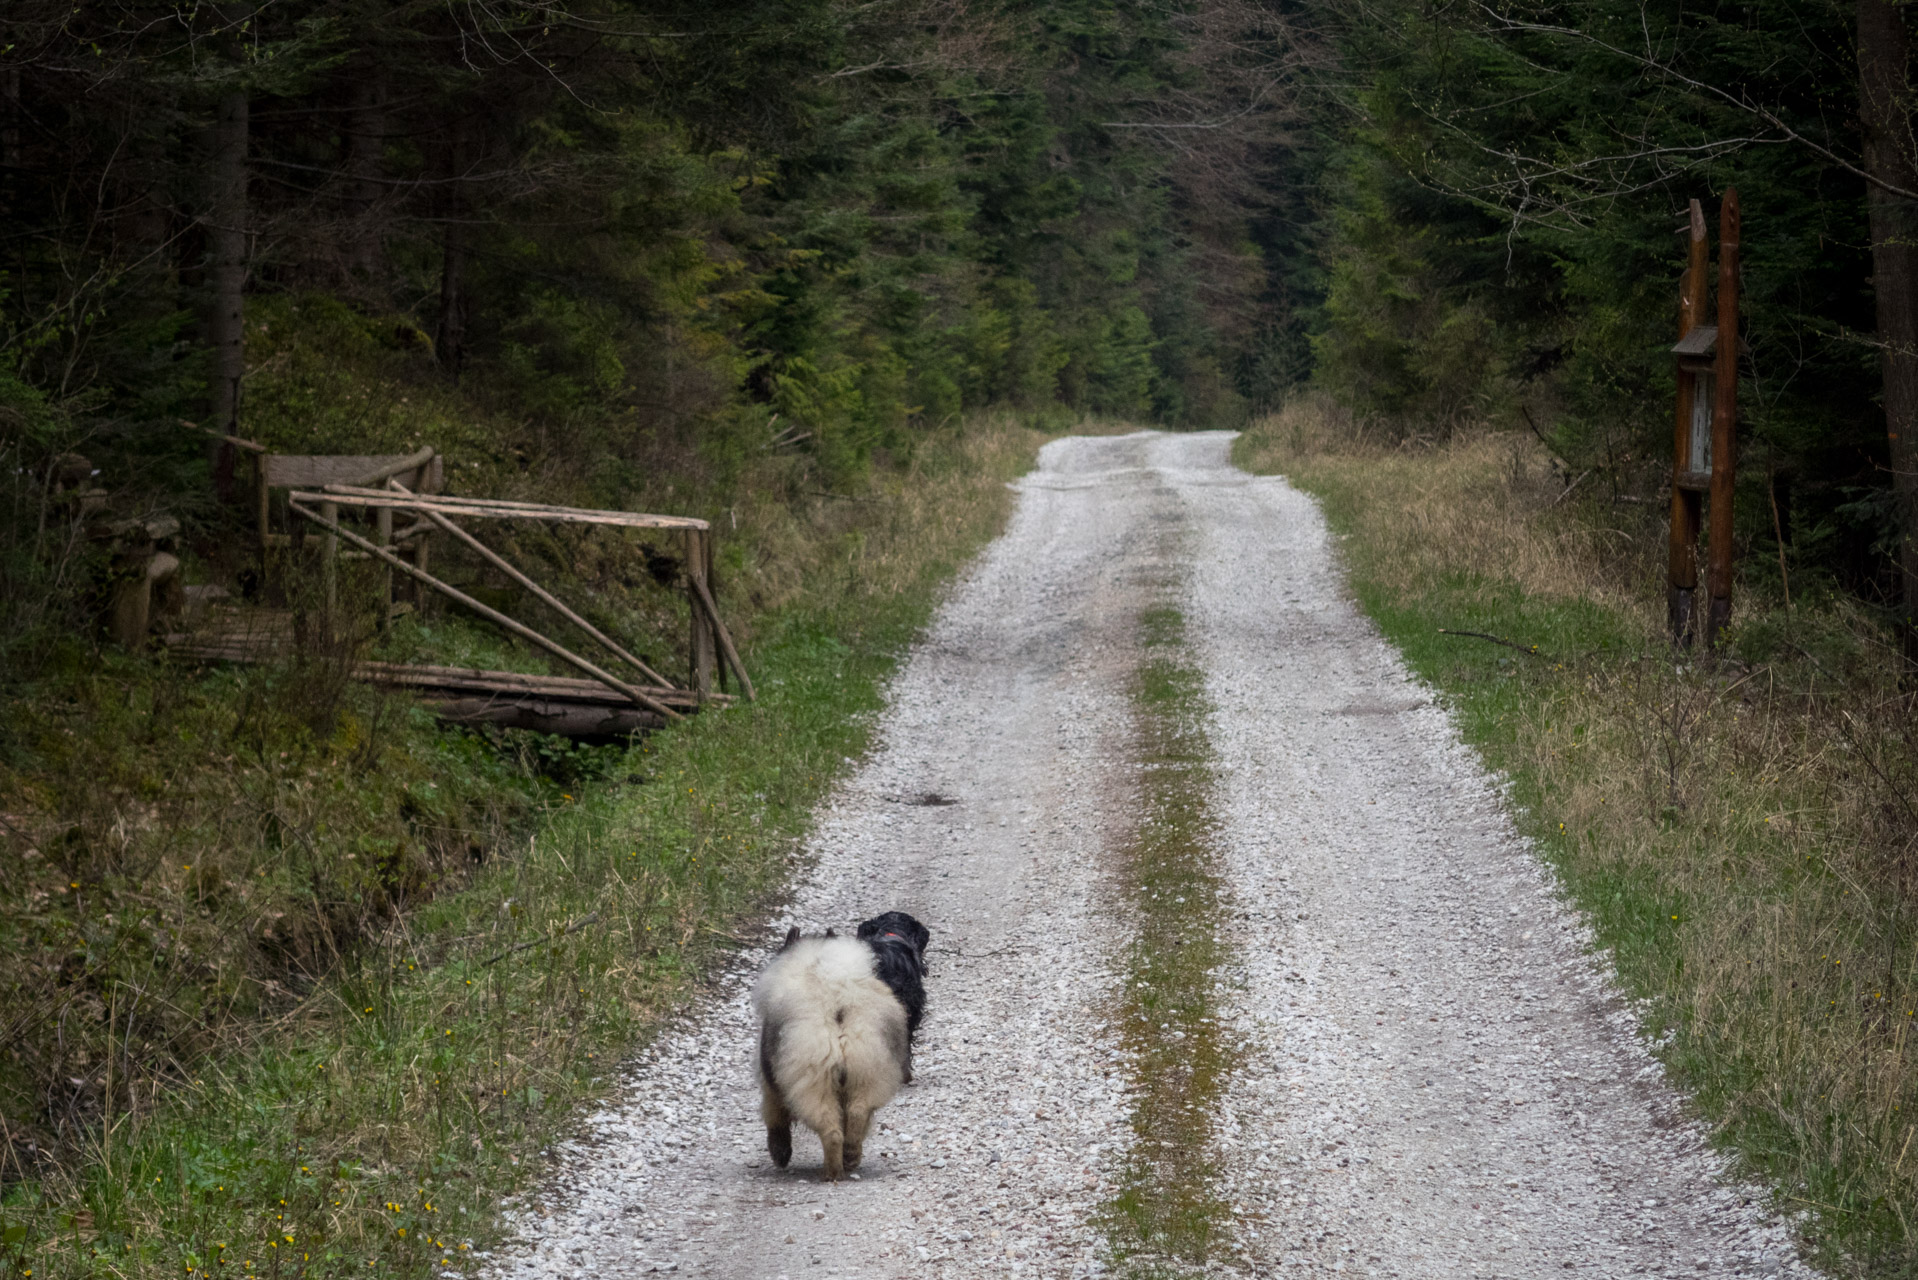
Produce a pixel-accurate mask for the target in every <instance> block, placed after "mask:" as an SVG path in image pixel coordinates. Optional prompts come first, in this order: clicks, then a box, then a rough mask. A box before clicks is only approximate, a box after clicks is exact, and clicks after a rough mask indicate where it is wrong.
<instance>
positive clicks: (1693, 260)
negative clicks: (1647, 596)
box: [1665, 200, 1709, 648]
mask: <svg viewBox="0 0 1918 1280" xmlns="http://www.w3.org/2000/svg"><path fill="white" fill-rule="evenodd" d="M1707 252H1708V245H1707V243H1706V239H1705V210H1704V207H1703V206H1702V205H1700V204H1699V203H1698V201H1696V200H1694V201H1692V202H1691V239H1690V245H1689V252H1688V255H1687V265H1686V268H1685V277H1684V279H1683V280H1682V281H1681V282H1680V284H1679V289H1678V337H1679V340H1680V341H1681V342H1682V341H1683V340H1684V338H1685V335H1686V334H1688V333H1690V332H1691V331H1692V329H1693V328H1694V327H1695V326H1697V325H1698V323H1699V322H1700V321H1702V320H1703V319H1704V318H1705V298H1706V292H1705V291H1706V275H1705V273H1706V269H1707V267H1708V265H1709V264H1708V262H1707V257H1706V255H1707ZM1696 383H1697V375H1696V374H1694V373H1692V372H1691V371H1689V370H1687V369H1686V367H1685V358H1684V357H1683V356H1680V357H1678V412H1677V416H1676V419H1675V421H1674V424H1673V441H1672V533H1671V564H1670V586H1669V587H1668V588H1667V590H1666V593H1665V612H1666V616H1667V621H1668V622H1669V624H1670V626H1671V633H1672V643H1673V644H1675V645H1677V646H1679V647H1680V648H1689V647H1690V646H1691V643H1692V626H1693V619H1694V618H1695V617H1696V614H1697V606H1696V597H1697V592H1698V533H1699V516H1700V514H1701V511H1700V507H1701V503H1700V494H1699V492H1698V490H1697V489H1695V488H1692V487H1690V486H1689V485H1687V484H1685V483H1684V479H1685V475H1686V472H1687V471H1688V470H1689V469H1690V467H1691V444H1692V439H1691V437H1692V414H1693V411H1694V405H1693V401H1694V399H1695V396H1696Z"/></svg>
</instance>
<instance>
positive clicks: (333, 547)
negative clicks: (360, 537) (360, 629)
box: [320, 502, 340, 639]
mask: <svg viewBox="0 0 1918 1280" xmlns="http://www.w3.org/2000/svg"><path fill="white" fill-rule="evenodd" d="M320 516H321V518H322V519H324V520H327V521H329V522H330V523H331V524H332V525H335V526H337V525H338V524H339V522H340V508H339V504H337V503H333V502H322V503H321V504H320ZM320 582H321V584H322V585H323V587H324V589H325V595H326V634H327V636H328V638H329V639H330V638H331V637H332V635H333V624H334V615H336V614H337V613H339V611H340V537H339V535H338V534H337V533H334V532H333V531H332V530H331V529H329V530H328V531H327V532H326V533H325V534H324V535H323V536H322V537H321V539H320Z"/></svg>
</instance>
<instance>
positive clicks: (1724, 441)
mask: <svg viewBox="0 0 1918 1280" xmlns="http://www.w3.org/2000/svg"><path fill="white" fill-rule="evenodd" d="M1739 233H1740V219H1739V213H1738V190H1737V188H1735V187H1727V188H1725V200H1724V203H1723V204H1721V205H1720V206H1719V210H1718V369H1717V372H1716V374H1715V381H1716V384H1717V386H1716V391H1715V394H1714V398H1713V401H1712V493H1711V546H1710V547H1708V548H1707V550H1708V551H1709V552H1710V556H1711V559H1710V562H1709V563H1708V564H1707V565H1706V573H1705V585H1706V586H1707V587H1708V588H1709V589H1710V591H1711V600H1710V602H1709V603H1708V604H1707V605H1706V612H1705V644H1706V645H1707V647H1709V648H1712V649H1716V648H1717V647H1718V641H1719V638H1720V637H1721V636H1722V635H1723V634H1724V631H1725V627H1726V626H1727V625H1728V624H1729V623H1730V622H1731V616H1732V504H1733V501H1734V499H1733V496H1732V493H1733V487H1734V482H1735V481H1736V479H1737V466H1738V348H1739V341H1738V248H1739V239H1740V234H1739Z"/></svg>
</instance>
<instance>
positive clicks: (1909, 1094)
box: [1240, 401, 1918, 1275]
mask: <svg viewBox="0 0 1918 1280" xmlns="http://www.w3.org/2000/svg"><path fill="white" fill-rule="evenodd" d="M1240 449H1241V452H1240V457H1241V460H1242V461H1243V462H1245V463H1246V464H1247V465H1250V466H1252V467H1254V468H1255V469H1258V470H1262V471H1277V472H1282V473H1284V474H1286V475H1288V476H1289V477H1291V478H1292V479H1293V480H1294V482H1296V483H1298V484H1300V485H1301V486H1303V487H1304V488H1306V489H1308V490H1310V491H1312V492H1314V493H1316V494H1318V495H1319V496H1320V497H1321V500H1322V501H1323V503H1324V505H1325V508H1326V510H1327V513H1328V516H1329V517H1330V519H1331V520H1332V523H1333V525H1334V527H1335V528H1337V529H1338V530H1339V531H1340V532H1341V533H1342V534H1344V535H1345V536H1346V539H1347V540H1346V542H1345V549H1346V558H1347V562H1348V564H1349V566H1350V568H1351V571H1352V575H1353V582H1354V587H1355V589H1356V591H1357V593H1358V594H1359V596H1360V598H1361V600H1362V601H1363V603H1364V604H1365V605H1366V607H1367V608H1368V609H1369V610H1370V611H1371V612H1372V614H1373V616H1374V617H1376V618H1377V619H1378V620H1379V622H1380V624H1381V626H1382V627H1383V629H1384V630H1385V631H1386V633H1387V634H1388V635H1389V636H1390V637H1391V638H1392V639H1393V640H1394V641H1395V642H1396V643H1398V644H1399V645H1400V646H1401V647H1402V648H1403V649H1404V651H1405V653H1406V654H1407V657H1408V659H1409V660H1410V661H1411V662H1412V664H1413V665H1414V666H1415V667H1416V668H1417V669H1418V670H1419V671H1420V672H1421V674H1423V675H1424V676H1425V677H1427V678H1428V679H1430V680H1431V681H1433V682H1434V683H1435V684H1436V685H1437V686H1438V687H1439V688H1440V689H1441V690H1442V691H1443V692H1444V694H1445V695H1446V696H1447V698H1448V701H1449V702H1450V703H1451V705H1453V707H1454V708H1455V710H1456V712H1457V714H1458V717H1459V721H1460V723H1461V725H1462V726H1463V728H1464V729H1465V732H1466V733H1467V735H1468V737H1469V738H1470V739H1471V740H1472V741H1474V742H1475V743H1476V744H1477V745H1478V746H1479V747H1480V748H1481V749H1482V750H1483V751H1484V752H1485V754H1486V756H1487V758H1488V760H1489V761H1490V763H1492V764H1493V765H1494V766H1495V767H1497V768H1500V769H1503V770H1505V771H1506V772H1508V773H1509V774H1510V776H1511V777H1512V778H1513V781H1514V796H1515V799H1516V800H1517V801H1518V802H1519V803H1520V805H1521V807H1522V814H1521V821H1522V823H1523V825H1524V826H1525V827H1526V829H1527V830H1528V831H1529V833H1530V834H1532V835H1533V836H1534V837H1535V838H1536V839H1537V840H1538V841H1539V843H1540V846H1541V849H1542V850H1543V851H1544V852H1545V853H1546V854H1547V856H1549V857H1550V858H1551V859H1552V860H1553V861H1554V862H1555V864H1556V865H1557V866H1558V868H1559V869H1560V872H1561V874H1562V875H1563V877H1564V880H1565V883H1566V885H1567V887H1568V889H1569V890H1570V891H1571V893H1572V894H1573V896H1574V897H1575V898H1576V899H1577V900H1578V901H1579V902H1580V904H1581V905H1582V906H1583V907H1584V908H1585V910H1586V911H1587V912H1588V913H1589V914H1590V916H1591V918H1592V919H1593V921H1594V923H1595V924H1596V926H1597V928H1598V931H1599V936H1600V938H1601V939H1602V941H1603V943H1604V944H1605V945H1606V946H1607V947H1609V948H1610V949H1611V950H1612V952H1613V953H1614V955H1615V957H1616V960H1617V963H1618V966H1619V970H1620V973H1621V975H1622V976H1623V978H1624V980H1625V982H1626V983H1627V985H1628V987H1629V988H1631V989H1632V990H1633V991H1634V992H1636V993H1637V994H1639V995H1641V996H1644V997H1647V998H1648V1000H1649V1002H1650V1003H1649V1005H1648V1010H1649V1012H1650V1016H1651V1023H1652V1027H1653V1029H1654V1031H1655V1032H1657V1033H1659V1034H1661V1035H1662V1036H1664V1038H1663V1039H1662V1040H1661V1047H1660V1053H1661V1055H1662V1056H1663V1057H1664V1059H1665V1061H1666V1062H1667V1063H1668V1065H1669V1066H1670V1067H1671V1068H1672V1069H1673V1070H1674V1072H1675V1074H1676V1076H1677V1077H1678V1079H1679V1080H1681V1081H1682V1082H1683V1083H1684V1084H1685V1085H1686V1087H1687V1088H1688V1089H1689V1090H1690V1091H1691V1092H1692V1094H1693V1096H1694V1097H1695V1098H1696V1099H1697V1101H1698V1104H1699V1106H1700V1108H1701V1110H1702V1112H1703V1114H1704V1115H1705V1116H1707V1117H1708V1118H1709V1119H1710V1120H1711V1122H1712V1123H1713V1124H1714V1126H1715V1127H1716V1130H1717V1132H1718V1134H1719V1135H1720V1137H1721V1139H1722V1140H1723V1141H1724V1142H1725V1143H1726V1144H1727V1146H1728V1147H1729V1148H1730V1149H1732V1150H1734V1151H1735V1152H1737V1153H1738V1154H1739V1155H1740V1156H1741V1157H1742V1158H1743V1159H1744V1160H1745V1162H1746V1164H1747V1166H1748V1167H1749V1168H1751V1169H1752V1170H1754V1171H1755V1172H1756V1173H1757V1174H1759V1175H1760V1176H1762V1177H1764V1178H1766V1179H1768V1180H1770V1182H1771V1183H1772V1184H1773V1185H1774V1186H1775V1187H1776V1188H1777V1190H1778V1194H1779V1196H1780V1199H1781V1204H1782V1206H1783V1207H1784V1208H1787V1209H1792V1210H1801V1211H1805V1212H1807V1214H1808V1217H1807V1219H1806V1234H1807V1238H1808V1240H1809V1241H1810V1242H1811V1243H1812V1244H1813V1245H1814V1246H1815V1247H1817V1248H1818V1249H1819V1251H1820V1252H1821V1253H1822V1255H1823V1256H1824V1259H1825V1260H1826V1261H1827V1262H1828V1263H1830V1264H1831V1265H1833V1266H1835V1267H1837V1268H1838V1269H1839V1270H1840V1271H1841V1272H1843V1273H1845V1274H1860V1275H1863V1274H1872V1275H1907V1274H1912V1273H1913V1272H1914V1270H1918V1242H1915V1241H1914V1236H1913V1228H1914V1226H1918V1221H1914V1219H1918V1211H1915V1209H1914V1205H1918V1142H1915V1141H1914V1133H1918V1045H1914V1044H1913V1040H1914V1028H1918V945H1915V944H1918V930H1914V928H1913V920H1912V915H1913V909H1914V906H1918V901H1915V900H1914V891H1915V890H1918V883H1914V878H1913V872H1914V870H1915V869H1918V868H1914V866H1913V858H1912V854H1913V844H1914V840H1918V742H1915V741H1914V736H1913V731H1912V727H1911V726H1912V712H1913V702H1912V699H1911V697H1910V695H1909V694H1907V693H1903V692H1901V691H1900V690H1899V688H1898V686H1897V674H1898V669H1897V664H1896V660H1895V658H1896V656H1895V654H1893V653H1892V652H1891V650H1890V649H1889V647H1888V646H1887V645H1886V644H1885V643H1884V640H1885V638H1884V636H1883V635H1882V634H1880V633H1879V632H1878V631H1877V630H1876V629H1875V627H1874V626H1873V624H1872V623H1871V622H1870V620H1869V619H1868V618H1867V617H1865V616H1864V613H1863V611H1862V610H1860V609H1858V608H1856V607H1852V606H1847V605H1846V604H1845V603H1844V602H1842V601H1836V602H1833V603H1831V604H1829V605H1827V606H1823V607H1820V608H1817V609H1805V608H1803V607H1801V608H1800V609H1798V610H1797V611H1794V612H1791V613H1787V612H1786V611H1784V610H1783V609H1782V608H1778V607H1774V606H1771V605H1769V604H1768V603H1767V601H1766V600H1765V599H1764V598H1763V588H1762V584H1761V585H1760V586H1759V587H1758V589H1757V590H1752V589H1749V588H1746V587H1741V593H1740V596H1739V598H1738V607H1739V617H1738V623H1737V627H1736V629H1735V630H1734V632H1733V634H1732V636H1731V637H1730V642H1729V644H1728V646H1727V652H1726V654H1725V656H1724V658H1723V659H1722V660H1720V661H1710V660H1706V659H1704V658H1703V657H1701V656H1696V655H1694V656H1675V655H1674V654H1673V653H1672V651H1671V649H1670V648H1669V647H1668V645H1667V644H1666V642H1665V639H1664V636H1663V606H1664V600H1663V594H1664V592H1663V581H1662V577H1663V575H1662V563H1663V532H1662V530H1661V529H1660V528H1658V527H1657V525H1656V523H1655V520H1656V516H1655V514H1653V513H1648V512H1646V511H1645V510H1644V509H1643V508H1632V507H1621V506H1620V505H1617V504H1611V503H1608V502H1606V501H1604V500H1602V498H1600V497H1599V496H1598V495H1595V494H1594V495H1591V496H1590V497H1589V498H1588V497H1587V496H1586V495H1584V494H1574V495H1573V496H1572V497H1571V498H1570V499H1569V500H1564V499H1562V498H1561V496H1560V495H1561V494H1562V493H1563V488H1562V484H1561V483H1560V481H1559V480H1558V479H1556V478H1555V477H1554V476H1553V474H1552V472H1551V470H1550V468H1549V460H1548V458H1547V456H1546V455H1545V453H1544V451H1543V450H1542V449H1541V448H1540V447H1539V446H1538V444H1537V442H1536V441H1535V440H1533V439H1532V438H1531V437H1530V436H1524V435H1521V436H1513V435H1498V434H1479V435H1469V436H1462V437H1461V438H1459V439H1457V440H1456V441H1454V442H1452V443H1450V444H1448V445H1445V446H1441V447H1436V448H1426V449H1413V450H1404V449H1395V448H1390V447H1386V446H1384V445H1381V444H1375V443H1372V442H1369V441H1368V440H1367V439H1366V438H1365V436H1364V433H1363V432H1361V431H1359V430H1357V429H1356V426H1355V424H1353V423H1351V422H1350V421H1349V420H1343V419H1341V418H1340V416H1339V415H1338V414H1337V413H1336V412H1335V411H1332V410H1330V409H1328V408H1327V407H1326V406H1324V405H1320V404H1316V403H1313V402H1310V401H1307V402H1302V403H1299V404H1295V405H1294V406H1292V407H1291V408H1289V409H1288V410H1287V411H1286V412H1285V413H1283V414H1281V415H1278V416H1277V417H1276V418H1274V419H1271V420H1268V421H1266V422H1263V423H1260V424H1258V425H1257V426H1256V427H1255V428H1254V429H1253V430H1252V431H1251V432H1249V433H1248V435H1247V436H1246V438H1245V440H1244V441H1243V443H1242V444H1241V446H1240ZM1439 628H1452V629H1469V630H1478V631H1485V632H1489V633H1493V634H1497V635H1500V636H1504V637H1507V638H1510V639H1513V640H1516V641H1519V642H1521V643H1524V644H1536V645H1538V646H1539V648H1540V651H1541V654H1542V655H1543V656H1542V657H1531V656H1528V655H1525V654H1519V653H1515V652H1514V651H1512V650H1510V649H1507V648H1503V647H1500V646H1495V645H1491V644H1486V643H1483V642H1481V641H1476V640H1470V639H1463V638H1458V637H1451V636H1445V635H1440V634H1438V629H1439ZM1664 1033H1669V1035H1664Z"/></svg>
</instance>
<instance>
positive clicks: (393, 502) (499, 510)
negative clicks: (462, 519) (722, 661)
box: [292, 484, 708, 530]
mask: <svg viewBox="0 0 1918 1280" xmlns="http://www.w3.org/2000/svg"><path fill="white" fill-rule="evenodd" d="M292 496H293V497H295V498H298V499H299V500H300V501H302V502H337V503H339V504H340V505H341V506H343V507H403V508H405V509H406V510H408V511H420V512H425V511H427V510H433V511H437V512H439V513H440V514H441V515H444V516H472V517H474V518H477V519H492V520H543V521H547V522H549V523H554V524H604V525H614V526H616V527H619V528H623V529H695V530H703V529H705V528H707V527H708V526H707V524H706V522H705V521H704V520H696V519H694V518H693V517H691V516H655V515H647V514H645V513H643V512H638V511H596V510H593V509H591V508H589V507H559V506H552V505H549V504H546V503H540V502H502V501H497V500H495V499H492V498H455V497H451V496H449V495H446V494H434V495H432V496H430V497H428V496H424V495H421V494H413V495H412V496H411V497H401V496H400V495H398V494H395V493H389V492H386V491H385V490H381V489H366V488H361V487H359V486H357V485H345V484H329V485H326V486H324V491H323V492H320V493H295V494H293V495H292Z"/></svg>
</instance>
